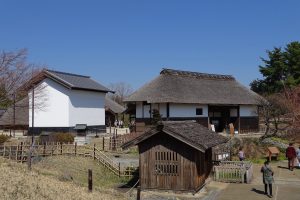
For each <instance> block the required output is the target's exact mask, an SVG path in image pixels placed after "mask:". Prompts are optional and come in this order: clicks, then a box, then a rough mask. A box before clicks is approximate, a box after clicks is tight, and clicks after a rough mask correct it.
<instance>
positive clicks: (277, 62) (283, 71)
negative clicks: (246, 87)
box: [250, 42, 300, 94]
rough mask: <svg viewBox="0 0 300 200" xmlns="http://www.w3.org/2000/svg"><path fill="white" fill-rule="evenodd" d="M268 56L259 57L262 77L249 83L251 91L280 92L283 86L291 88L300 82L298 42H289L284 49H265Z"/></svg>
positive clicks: (299, 49) (261, 92) (299, 47)
mask: <svg viewBox="0 0 300 200" xmlns="http://www.w3.org/2000/svg"><path fill="white" fill-rule="evenodd" d="M267 54H268V58H267V59H264V58H261V59H262V61H263V65H261V66H259V71H260V73H261V74H262V75H263V79H261V80H259V79H256V80H254V81H253V82H252V83H250V87H251V89H252V90H253V91H255V92H257V93H259V94H273V93H277V92H281V91H282V90H283V89H284V88H285V87H288V88H292V87H293V86H297V85H299V84H300V43H299V42H291V43H290V44H288V45H287V46H286V47H285V48H284V50H282V49H281V48H276V47H275V48H274V49H273V50H271V51H267Z"/></svg>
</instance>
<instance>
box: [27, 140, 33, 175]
mask: <svg viewBox="0 0 300 200" xmlns="http://www.w3.org/2000/svg"><path fill="white" fill-rule="evenodd" d="M32 145H33V143H32ZM32 148H33V147H32V146H30V147H29V152H28V156H27V164H28V170H30V171H31V153H32V152H31V151H32Z"/></svg>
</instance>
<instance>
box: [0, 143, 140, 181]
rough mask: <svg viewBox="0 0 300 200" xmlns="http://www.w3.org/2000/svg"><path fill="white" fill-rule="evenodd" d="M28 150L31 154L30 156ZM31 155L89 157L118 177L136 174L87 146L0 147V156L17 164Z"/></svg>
mask: <svg viewBox="0 0 300 200" xmlns="http://www.w3.org/2000/svg"><path fill="white" fill-rule="evenodd" d="M30 148H31V149H32V151H31V152H32V153H31V154H30V153H29V152H30ZM29 155H31V158H32V159H34V158H35V157H46V156H55V155H73V156H84V157H90V158H92V159H94V160H95V161H97V162H98V163H100V164H101V165H103V166H104V167H105V168H107V169H108V170H110V171H111V172H112V173H114V174H115V175H117V176H119V177H132V176H133V175H134V173H135V172H136V170H137V168H136V167H129V166H128V167H123V168H121V165H120V163H119V162H115V161H114V160H112V159H111V158H110V157H108V156H107V155H106V154H105V153H104V152H103V151H101V150H99V149H98V148H96V146H95V145H94V146H93V147H89V146H77V144H76V143H75V144H60V143H56V144H54V143H51V144H49V143H48V144H47V143H45V144H36V145H33V146H31V145H29V144H24V143H20V144H19V145H9V146H7V145H2V146H0V156H2V157H4V158H8V159H10V160H15V161H17V162H21V163H23V162H27V161H28V157H29Z"/></svg>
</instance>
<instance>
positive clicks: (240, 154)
mask: <svg viewBox="0 0 300 200" xmlns="http://www.w3.org/2000/svg"><path fill="white" fill-rule="evenodd" d="M239 159H240V161H243V160H245V153H244V151H243V147H240V149H239Z"/></svg>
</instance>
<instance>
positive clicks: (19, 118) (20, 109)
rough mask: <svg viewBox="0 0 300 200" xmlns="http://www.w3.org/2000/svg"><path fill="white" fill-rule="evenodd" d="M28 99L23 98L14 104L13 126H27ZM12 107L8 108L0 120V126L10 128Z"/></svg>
mask: <svg viewBox="0 0 300 200" xmlns="http://www.w3.org/2000/svg"><path fill="white" fill-rule="evenodd" d="M28 104H29V103H28V98H25V99H23V100H21V101H18V102H17V103H16V110H15V120H16V121H15V124H16V125H21V126H28V124H29V122H28V120H29V109H28ZM13 111H14V110H13V107H9V108H8V109H7V110H6V112H5V113H4V114H3V115H2V117H1V118H0V126H11V125H13V120H14V119H13V116H14V115H13Z"/></svg>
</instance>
